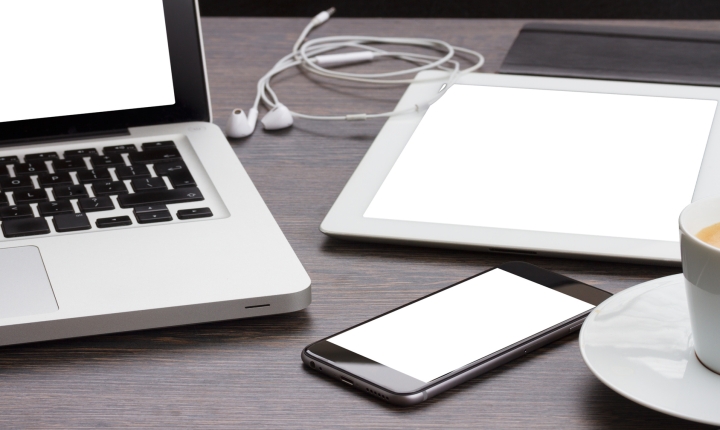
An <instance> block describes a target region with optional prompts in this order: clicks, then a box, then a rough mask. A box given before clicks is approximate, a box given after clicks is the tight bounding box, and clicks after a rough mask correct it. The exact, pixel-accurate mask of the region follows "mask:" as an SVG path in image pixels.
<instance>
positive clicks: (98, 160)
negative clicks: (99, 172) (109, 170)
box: [90, 154, 125, 167]
mask: <svg viewBox="0 0 720 430" xmlns="http://www.w3.org/2000/svg"><path fill="white" fill-rule="evenodd" d="M90 162H91V163H92V165H93V166H94V167H117V166H124V165H125V160H124V159H123V157H122V155H120V154H108V155H93V156H91V157H90Z"/></svg>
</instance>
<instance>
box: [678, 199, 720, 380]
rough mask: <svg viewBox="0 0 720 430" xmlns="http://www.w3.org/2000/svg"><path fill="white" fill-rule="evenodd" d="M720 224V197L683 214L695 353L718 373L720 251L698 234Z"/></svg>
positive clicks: (683, 247) (684, 265) (685, 270)
mask: <svg viewBox="0 0 720 430" xmlns="http://www.w3.org/2000/svg"><path fill="white" fill-rule="evenodd" d="M719 222H720V198H713V199H707V200H700V201H697V202H694V203H692V204H691V205H690V206H688V207H686V208H685V209H684V210H683V211H682V213H681V214H680V251H681V254H682V268H683V275H684V276H685V292H686V294H687V298H688V307H689V308H690V325H691V327H692V333H693V341H694V344H695V353H696V354H697V357H698V358H699V359H700V361H701V362H702V363H703V364H704V365H705V367H707V368H709V369H710V370H712V371H714V372H716V373H720V248H716V247H714V246H712V245H709V244H707V243H705V242H703V241H701V240H700V239H698V238H697V236H696V235H697V234H698V232H699V231H700V230H702V229H704V228H705V227H709V226H711V225H713V224H717V223H719Z"/></svg>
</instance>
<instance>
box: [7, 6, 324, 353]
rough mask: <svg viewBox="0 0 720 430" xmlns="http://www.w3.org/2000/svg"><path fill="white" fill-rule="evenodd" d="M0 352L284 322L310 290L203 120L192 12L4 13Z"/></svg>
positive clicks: (206, 108) (203, 80) (205, 96)
mask: <svg viewBox="0 0 720 430" xmlns="http://www.w3.org/2000/svg"><path fill="white" fill-rule="evenodd" d="M0 14H1V15H3V16H5V17H8V16H12V17H13V18H12V20H6V23H7V25H4V26H3V27H2V28H0V52H3V57H4V58H3V67H2V68H0V94H2V98H0V233H1V234H0V273H1V274H2V275H1V276H0V345H9V344H18V343H25V342H37V341H45V340H51V339H60V338H68V337H76V336H89V335H95V334H101V333H111V332H121V331H130V330H139V329H148V328H156V327H166V326H175V325H182V324H194V323H201V322H208V321H218V320H226V319H235V318H249V317H258V316H263V315H270V314H278V313H285V312H293V311H297V310H300V309H303V308H305V307H306V306H308V305H309V304H310V300H311V294H310V278H309V277H308V275H307V273H306V272H305V270H304V268H303V266H302V264H301V263H300V261H299V260H298V258H297V256H296V255H295V253H294V252H293V250H292V248H291V247H290V245H289V243H288V241H287V240H286V239H285V237H284V235H283V233H282V232H281V231H280V228H279V227H278V225H277V223H276V222H275V220H274V219H273V217H272V215H271V214H270V211H269V210H268V208H267V207H266V206H265V204H264V202H263V200H262V198H261V197H260V195H259V194H258V192H257V190H256V189H255V187H254V186H253V183H252V182H251V180H250V178H249V177H248V175H247V173H246V172H245V170H244V169H243V167H242V165H241V164H240V162H239V161H238V159H237V157H236V155H235V153H234V152H233V150H232V149H231V147H230V146H229V145H228V142H227V140H226V138H225V136H224V135H223V133H222V132H221V130H220V129H219V128H218V127H217V126H215V125H214V124H212V122H211V121H212V118H211V113H210V98H209V90H208V84H207V75H206V72H205V64H204V54H203V45H202V33H201V29H200V20H199V12H198V5H197V2H196V1H194V0H105V1H102V2H97V1H87V0H62V1H58V0H26V1H22V2H3V3H2V5H1V6H0Z"/></svg>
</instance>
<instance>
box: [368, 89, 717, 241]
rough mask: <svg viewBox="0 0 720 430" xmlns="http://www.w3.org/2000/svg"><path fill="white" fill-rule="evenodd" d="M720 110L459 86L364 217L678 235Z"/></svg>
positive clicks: (434, 110) (422, 127)
mask: <svg viewBox="0 0 720 430" xmlns="http://www.w3.org/2000/svg"><path fill="white" fill-rule="evenodd" d="M716 105H717V101H715V100H695V99H680V98H668V97H650V96H635V95H621V94H600V93H586V92H573V91H555V90H537V89H524V88H506V87H489V86H474V85H455V86H453V87H451V88H450V89H449V90H448V91H447V93H446V94H445V95H443V97H442V98H441V99H440V100H438V101H437V102H436V103H435V104H434V105H432V106H431V107H430V108H429V109H428V111H427V112H426V113H425V116H424V117H423V119H422V121H421V122H420V124H419V125H418V127H417V129H416V130H415V132H414V133H413V135H412V137H411V138H410V140H409V141H408V143H407V144H406V146H405V148H404V149H403V151H402V153H401V154H400V156H399V158H398V159H397V160H396V162H395V164H394V166H393V167H392V169H391V170H390V172H389V174H388V175H387V177H386V178H385V180H384V182H383V184H382V186H381V187H380V189H379V190H378V191H377V193H376V195H375V197H374V198H373V200H372V202H371V203H370V205H369V206H368V208H367V209H366V211H365V213H364V216H365V217H368V218H382V219H393V220H405V221H419V222H428V223H441V224H455V225H467V226H482V227H494V228H506V229H519V230H533V231H545V232H556V233H571V234H584V235H597V236H613V237H623V238H634V239H650V240H662V241H673V242H677V241H678V233H677V217H678V215H679V214H680V212H681V211H682V209H683V208H684V207H685V206H687V205H688V204H689V203H690V201H691V199H692V195H693V191H694V189H695V183H696V181H697V177H698V173H699V171H700V165H701V162H702V158H703V153H704V150H705V145H706V143H707V140H708V136H709V134H710V128H711V125H712V121H713V117H714V115H715V109H716Z"/></svg>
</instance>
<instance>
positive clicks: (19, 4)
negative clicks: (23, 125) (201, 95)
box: [0, 0, 175, 122]
mask: <svg viewBox="0 0 720 430" xmlns="http://www.w3.org/2000/svg"><path fill="white" fill-rule="evenodd" d="M0 53H2V66H1V67H0V94H2V101H1V102H0V122H5V121H17V120H25V119H36V118H48V117H58V116H65V115H76V114H85V113H95V112H108V111H116V110H124V109H135V108H143V107H151V106H166V105H172V104H174V103H175V93H174V90H173V79H172V71H171V68H170V51H169V49H168V40H167V33H166V30H165V13H164V11H163V3H162V0H102V1H98V0H63V1H58V0H22V1H3V2H0Z"/></svg>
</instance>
